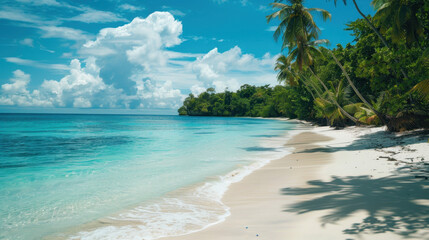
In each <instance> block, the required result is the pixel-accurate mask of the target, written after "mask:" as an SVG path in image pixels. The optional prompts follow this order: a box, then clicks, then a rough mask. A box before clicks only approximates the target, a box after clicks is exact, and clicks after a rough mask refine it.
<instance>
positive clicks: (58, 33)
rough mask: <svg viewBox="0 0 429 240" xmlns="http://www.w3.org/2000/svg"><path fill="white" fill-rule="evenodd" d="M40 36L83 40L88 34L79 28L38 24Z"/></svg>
mask: <svg viewBox="0 0 429 240" xmlns="http://www.w3.org/2000/svg"><path fill="white" fill-rule="evenodd" d="M38 28H39V29H41V30H42V36H41V37H42V38H63V39H69V40H75V41H85V40H86V39H88V35H87V34H86V33H85V32H83V31H82V30H79V29H74V28H69V27H57V26H40V27H38Z"/></svg>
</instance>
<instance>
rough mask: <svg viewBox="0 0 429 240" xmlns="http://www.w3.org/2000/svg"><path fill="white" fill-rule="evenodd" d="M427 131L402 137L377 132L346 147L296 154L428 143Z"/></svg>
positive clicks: (323, 148) (317, 149)
mask: <svg viewBox="0 0 429 240" xmlns="http://www.w3.org/2000/svg"><path fill="white" fill-rule="evenodd" d="M428 137H429V131H427V130H422V131H415V132H411V133H408V134H404V135H399V136H397V135H395V134H393V133H390V132H387V131H378V132H375V133H370V134H365V135H362V136H360V137H358V138H357V140H355V141H353V142H352V143H350V144H348V145H347V146H341V147H335V145H333V144H332V145H328V146H326V147H319V148H311V149H305V150H302V151H300V152H298V153H315V152H338V151H357V150H365V149H381V148H389V147H397V146H403V145H408V144H414V143H424V142H427V141H428Z"/></svg>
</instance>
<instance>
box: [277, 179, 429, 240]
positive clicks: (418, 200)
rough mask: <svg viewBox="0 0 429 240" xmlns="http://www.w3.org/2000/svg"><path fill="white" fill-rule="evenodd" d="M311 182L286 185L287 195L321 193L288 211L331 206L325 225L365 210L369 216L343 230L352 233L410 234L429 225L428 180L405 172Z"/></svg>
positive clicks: (310, 209) (406, 235) (285, 192)
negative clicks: (305, 186) (303, 186)
mask: <svg viewBox="0 0 429 240" xmlns="http://www.w3.org/2000/svg"><path fill="white" fill-rule="evenodd" d="M308 184H309V185H310V187H308V188H284V189H282V194H284V195H311V194H317V195H316V196H314V198H310V199H309V200H305V201H300V202H298V203H295V204H293V205H290V206H287V208H286V209H285V210H284V211H286V212H295V213H298V214H304V213H308V212H313V211H319V210H330V211H329V214H326V215H324V216H322V217H321V219H320V221H321V224H322V225H324V224H335V223H337V222H338V221H340V220H342V219H345V218H346V217H348V216H350V215H351V214H353V213H355V212H357V211H365V212H366V213H367V217H365V218H364V219H362V220H361V221H359V222H356V223H354V224H352V226H350V227H349V228H347V229H344V230H343V233H345V234H351V235H357V234H360V233H373V234H377V233H387V232H392V233H395V234H398V235H401V236H403V237H405V238H406V237H410V236H412V235H415V234H418V231H419V230H424V229H426V230H427V229H429V181H427V180H421V179H415V178H412V177H403V176H402V177H398V176H390V177H385V178H378V179H372V178H371V177H370V176H355V177H333V178H332V180H331V181H327V182H325V181H320V180H314V181H309V182H308ZM321 195H322V196H321ZM421 237H422V236H419V238H421ZM425 237H429V236H427V235H426V236H425ZM422 239H424V237H423V238H422ZM426 239H427V238H426Z"/></svg>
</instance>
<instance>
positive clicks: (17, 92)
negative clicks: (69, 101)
mask: <svg viewBox="0 0 429 240" xmlns="http://www.w3.org/2000/svg"><path fill="white" fill-rule="evenodd" d="M9 81H10V83H5V84H3V85H2V86H1V90H2V91H1V92H2V94H1V96H0V105H18V106H42V107H49V106H52V104H51V103H50V102H49V101H45V100H43V99H41V98H40V92H39V91H38V90H34V91H33V92H30V91H28V90H27V85H28V83H29V82H30V75H29V74H26V73H24V72H23V71H21V70H16V71H14V72H13V77H12V78H11V79H9Z"/></svg>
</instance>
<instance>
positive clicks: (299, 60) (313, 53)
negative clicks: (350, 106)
mask: <svg viewBox="0 0 429 240" xmlns="http://www.w3.org/2000/svg"><path fill="white" fill-rule="evenodd" d="M328 42H329V41H328V40H325V39H323V40H315V41H298V42H297V44H296V46H295V47H294V48H293V49H291V50H290V53H289V56H288V58H290V61H293V60H294V61H295V62H296V64H297V66H298V68H299V70H300V71H302V70H303V67H304V66H305V67H306V68H307V69H308V70H309V71H310V72H311V73H312V74H313V76H314V77H315V78H316V79H317V80H318V81H319V83H320V84H321V85H322V86H323V89H324V90H325V92H328V93H329V89H328V87H327V86H326V85H325V83H324V82H323V81H322V80H321V79H320V78H319V76H317V74H316V73H315V72H314V70H313V69H312V67H313V64H314V58H315V57H321V58H323V54H322V52H321V51H320V49H319V48H318V46H319V45H320V44H326V43H328ZM328 99H329V100H330V101H331V102H332V103H333V104H335V105H336V106H337V107H338V109H339V110H340V111H341V112H342V113H343V114H344V115H345V116H347V117H348V118H350V119H351V120H352V121H353V122H355V123H358V119H356V118H355V117H353V116H351V115H350V114H349V113H347V112H346V111H345V110H344V109H343V108H342V107H341V106H340V104H339V103H338V102H337V101H336V99H335V98H334V97H333V96H332V95H331V94H328Z"/></svg>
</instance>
